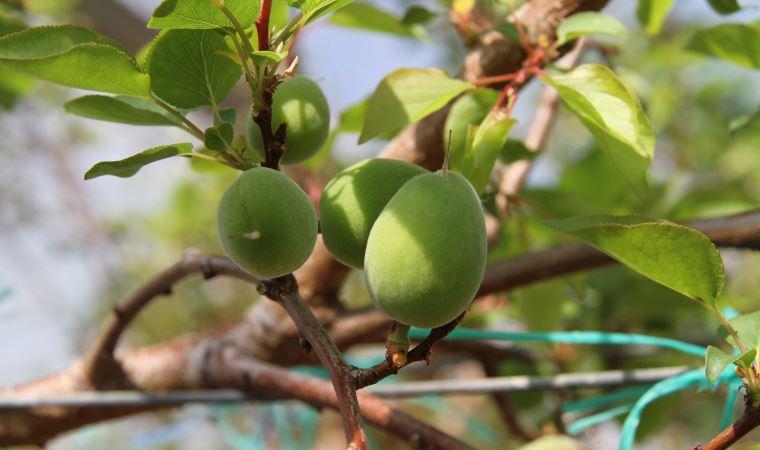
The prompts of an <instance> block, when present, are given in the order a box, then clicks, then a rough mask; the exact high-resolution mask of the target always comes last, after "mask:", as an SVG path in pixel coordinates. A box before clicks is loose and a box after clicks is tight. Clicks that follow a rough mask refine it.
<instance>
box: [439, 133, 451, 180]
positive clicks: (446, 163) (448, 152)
mask: <svg viewBox="0 0 760 450" xmlns="http://www.w3.org/2000/svg"><path fill="white" fill-rule="evenodd" d="M452 131H453V130H449V143H448V145H447V146H446V151H445V152H444V153H443V169H442V171H443V175H444V176H446V175H448V174H449V158H450V157H451V132H452Z"/></svg>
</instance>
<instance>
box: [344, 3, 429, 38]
mask: <svg viewBox="0 0 760 450" xmlns="http://www.w3.org/2000/svg"><path fill="white" fill-rule="evenodd" d="M330 23H332V24H334V25H340V26H342V27H347V28H356V29H360V30H366V31H374V32H378V33H389V34H395V35H397V36H407V37H409V36H414V35H415V33H414V26H407V25H404V24H403V23H402V22H401V19H399V18H398V17H396V16H394V15H393V14H391V13H389V12H387V11H384V10H382V9H380V8H377V7H375V6H373V5H370V4H369V3H351V4H350V5H346V6H345V7H343V8H341V9H340V10H339V11H336V12H335V14H333V15H332V16H331V17H330Z"/></svg>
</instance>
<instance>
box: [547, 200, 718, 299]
mask: <svg viewBox="0 0 760 450" xmlns="http://www.w3.org/2000/svg"><path fill="white" fill-rule="evenodd" d="M547 224H548V225H549V226H551V227H552V228H554V229H556V230H559V231H562V232H565V233H568V234H571V235H573V236H576V237H579V238H581V239H583V240H584V241H586V242H587V243H588V244H590V245H591V246H593V247H596V248H597V249H599V250H600V251H602V252H603V253H606V254H607V255H609V256H611V257H613V258H615V259H616V260H618V261H619V262H620V263H622V264H623V265H625V266H627V267H628V268H630V269H632V270H634V271H636V272H638V273H640V274H642V275H644V276H645V277H647V278H649V279H651V280H654V281H656V282H658V283H660V284H662V285H663V286H666V287H669V288H670V289H673V290H674V291H676V292H679V293H681V294H683V295H685V296H687V297H689V298H691V299H694V300H697V301H699V302H703V303H704V304H706V305H707V306H713V305H714V304H715V299H716V298H717V297H718V294H720V291H721V289H722V288H723V281H724V270H723V260H721V258H720V254H719V253H718V250H717V249H716V248H715V245H713V243H712V242H710V239H709V238H708V237H707V236H705V235H704V234H702V233H701V232H699V231H697V230H695V229H693V228H688V227H685V226H682V225H678V224H675V223H672V222H667V221H664V220H656V219H648V218H643V217H636V216H604V215H600V216H586V217H576V218H572V219H564V220H553V221H549V222H547Z"/></svg>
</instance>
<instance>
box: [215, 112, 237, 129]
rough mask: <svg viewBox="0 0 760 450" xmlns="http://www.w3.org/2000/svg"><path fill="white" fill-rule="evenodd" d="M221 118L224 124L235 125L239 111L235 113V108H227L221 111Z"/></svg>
mask: <svg viewBox="0 0 760 450" xmlns="http://www.w3.org/2000/svg"><path fill="white" fill-rule="evenodd" d="M219 117H221V119H222V122H226V123H229V124H232V125H234V124H235V121H236V120H237V111H235V108H225V109H223V110H221V111H219ZM217 125H218V124H217Z"/></svg>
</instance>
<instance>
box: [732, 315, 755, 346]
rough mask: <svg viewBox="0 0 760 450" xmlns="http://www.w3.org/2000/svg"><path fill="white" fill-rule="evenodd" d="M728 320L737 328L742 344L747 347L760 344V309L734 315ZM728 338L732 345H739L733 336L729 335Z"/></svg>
mask: <svg viewBox="0 0 760 450" xmlns="http://www.w3.org/2000/svg"><path fill="white" fill-rule="evenodd" d="M728 322H729V323H730V324H731V327H733V329H734V330H736V334H738V335H739V339H741V341H742V344H744V345H745V346H746V347H747V348H755V347H757V346H759V345H760V311H755V312H753V313H749V314H743V315H741V316H739V317H734V318H733V319H730V320H729V321H728ZM727 339H728V342H729V343H730V344H731V345H733V346H734V347H738V346H737V345H736V343H735V342H734V340H733V338H732V337H730V336H728V337H727Z"/></svg>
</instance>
